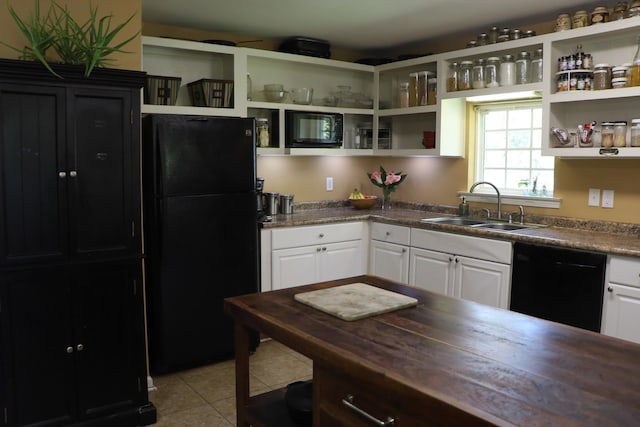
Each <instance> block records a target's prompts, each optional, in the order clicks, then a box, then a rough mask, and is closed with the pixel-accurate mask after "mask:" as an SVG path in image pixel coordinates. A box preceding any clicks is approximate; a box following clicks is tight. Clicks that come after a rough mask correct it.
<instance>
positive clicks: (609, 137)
mask: <svg viewBox="0 0 640 427" xmlns="http://www.w3.org/2000/svg"><path fill="white" fill-rule="evenodd" d="M613 127H614V124H613V122H604V123H602V126H601V129H600V145H601V146H602V147H604V148H609V147H613Z"/></svg>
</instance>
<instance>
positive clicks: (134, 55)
mask: <svg viewBox="0 0 640 427" xmlns="http://www.w3.org/2000/svg"><path fill="white" fill-rule="evenodd" d="M57 3H58V4H60V5H61V6H64V5H66V6H67V7H68V8H69V10H70V11H71V14H72V16H73V17H74V18H75V19H76V20H78V21H80V22H84V21H85V20H86V19H87V18H88V17H89V5H90V4H93V5H95V6H96V7H97V8H98V13H97V16H98V17H103V16H106V15H110V14H112V15H113V18H112V20H111V29H112V30H113V29H114V28H115V27H117V26H118V25H119V24H120V23H122V22H124V21H125V20H126V19H127V18H129V17H130V16H131V15H134V14H135V16H134V17H133V19H132V20H131V21H130V22H129V24H128V25H127V26H126V27H125V28H124V29H122V31H121V32H120V33H118V35H117V36H116V38H115V39H114V41H113V44H114V45H115V44H117V43H119V42H121V41H124V40H126V39H128V38H129V37H131V36H132V35H134V34H135V33H136V32H138V31H139V30H140V28H141V27H142V13H141V9H142V0H109V1H108V2H107V1H93V2H89V1H87V0H58V1H57ZM8 4H9V5H11V7H12V8H13V9H14V10H15V11H16V13H17V14H18V16H20V18H21V19H22V20H26V19H27V18H28V16H29V14H31V13H32V12H33V10H34V7H35V4H36V2H35V0H8ZM49 5H50V2H49V0H40V14H41V15H45V14H46V13H47V11H48V10H49ZM0 40H2V41H3V42H4V43H6V44H8V45H11V46H13V47H16V48H22V47H23V46H25V44H26V39H25V38H24V37H23V35H22V33H21V32H20V31H19V29H18V27H17V26H16V24H15V22H14V21H13V18H11V16H10V14H9V12H8V7H7V3H6V2H2V4H0ZM124 50H126V51H127V52H130V53H115V54H113V55H112V56H111V57H110V58H113V59H114V62H113V63H111V64H110V66H111V67H113V68H120V69H129V70H140V69H141V63H142V61H141V55H140V52H141V42H140V35H138V37H137V39H136V40H133V41H131V42H130V43H129V44H127V45H126V46H125V47H124ZM47 54H48V57H51V59H52V60H53V59H55V54H54V52H53V51H51V52H47ZM18 57H19V53H17V52H16V51H14V50H12V49H10V48H8V47H6V46H4V45H1V44H0V58H9V59H17V58H18Z"/></svg>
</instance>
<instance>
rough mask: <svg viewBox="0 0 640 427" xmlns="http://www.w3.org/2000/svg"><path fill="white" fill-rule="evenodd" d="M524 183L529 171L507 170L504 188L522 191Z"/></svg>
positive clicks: (527, 178) (527, 179)
mask: <svg viewBox="0 0 640 427" xmlns="http://www.w3.org/2000/svg"><path fill="white" fill-rule="evenodd" d="M525 181H526V182H528V181H529V170H517V169H509V170H507V185H506V186H505V188H508V189H510V190H523V189H525V188H526V187H525V186H524V182H525Z"/></svg>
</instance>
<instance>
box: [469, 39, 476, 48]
mask: <svg viewBox="0 0 640 427" xmlns="http://www.w3.org/2000/svg"><path fill="white" fill-rule="evenodd" d="M476 46H478V41H477V40H469V41H468V42H467V47H476Z"/></svg>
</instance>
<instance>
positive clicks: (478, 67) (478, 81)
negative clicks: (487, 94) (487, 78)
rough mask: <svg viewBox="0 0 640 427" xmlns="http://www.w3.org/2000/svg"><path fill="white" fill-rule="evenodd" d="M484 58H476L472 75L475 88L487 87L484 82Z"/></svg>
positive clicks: (472, 84) (472, 83)
mask: <svg viewBox="0 0 640 427" xmlns="http://www.w3.org/2000/svg"><path fill="white" fill-rule="evenodd" d="M484 64H485V60H484V59H476V60H475V61H474V62H473V71H472V76H471V86H472V87H473V88H474V89H483V88H484V87H485V82H484Z"/></svg>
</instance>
